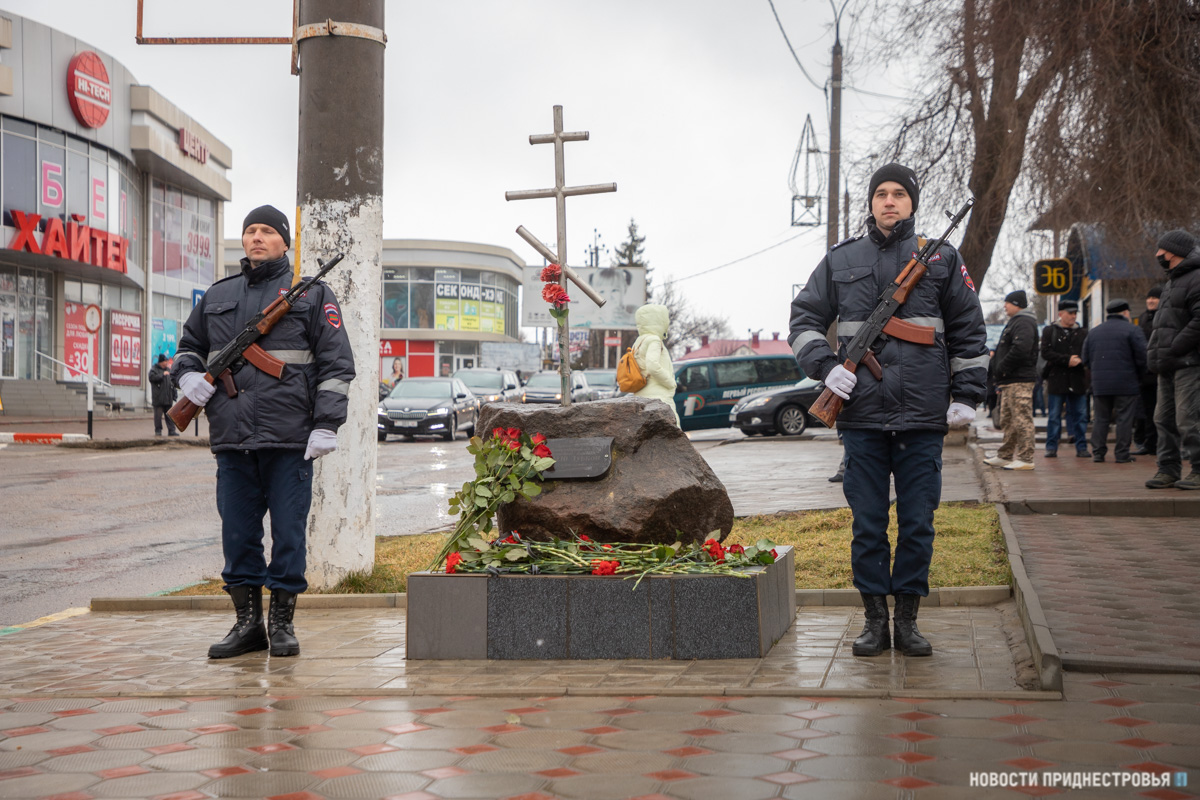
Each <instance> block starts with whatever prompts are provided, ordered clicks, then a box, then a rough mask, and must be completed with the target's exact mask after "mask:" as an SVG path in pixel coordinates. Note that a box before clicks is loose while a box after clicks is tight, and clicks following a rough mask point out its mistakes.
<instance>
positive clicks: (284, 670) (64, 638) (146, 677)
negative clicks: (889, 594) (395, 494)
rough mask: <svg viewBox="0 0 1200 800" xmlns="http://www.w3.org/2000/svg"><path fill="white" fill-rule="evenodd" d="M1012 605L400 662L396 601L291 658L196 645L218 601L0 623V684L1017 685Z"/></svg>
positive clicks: (343, 614)
mask: <svg viewBox="0 0 1200 800" xmlns="http://www.w3.org/2000/svg"><path fill="white" fill-rule="evenodd" d="M1011 609H1012V604H1011V603H1009V604H1008V605H1007V607H998V606H990V607H951V608H928V609H923V610H922V611H921V629H922V631H923V632H924V633H925V634H926V635H927V636H928V637H929V638H930V640H931V641H933V642H934V644H935V651H934V655H933V657H931V658H922V659H905V658H904V657H903V656H901V655H899V654H898V653H896V652H895V651H891V652H889V653H888V654H886V655H883V656H879V657H877V658H869V659H867V658H855V657H854V656H853V654H852V653H851V651H850V643H851V642H852V641H853V639H854V638H855V637H856V636H857V635H858V634H859V632H860V631H861V630H862V624H863V621H862V611H861V609H857V608H850V607H821V608H802V609H801V610H800V611H799V613H798V615H797V621H796V623H795V624H794V625H793V626H792V628H791V629H790V630H789V631H788V632H787V633H786V634H785V635H784V636H783V637H782V638H781V639H780V641H779V642H778V643H777V644H776V645H775V647H774V648H773V649H772V650H771V653H770V654H769V655H768V657H767V658H763V659H734V660H720V661H716V660H713V661H667V660H657V661H566V662H564V661H501V662H489V661H406V660H405V638H404V637H405V629H404V620H405V616H404V612H403V610H392V609H336V610H334V609H330V610H320V609H314V610H301V611H300V612H299V613H298V614H297V616H296V627H297V633H298V635H299V636H300V639H301V647H302V653H303V654H302V656H301V657H300V658H296V659H269V658H268V657H267V656H266V655H265V654H264V653H254V654H250V655H247V656H244V657H241V658H232V659H223V660H220V661H211V660H209V659H208V658H206V657H205V653H206V650H207V645H208V643H209V642H212V641H216V640H217V639H219V638H220V637H221V636H223V635H224V634H225V632H226V631H227V630H228V628H229V625H230V624H231V622H232V616H231V614H229V613H224V614H222V613H203V612H195V611H189V612H166V611H164V612H148V613H144V614H136V613H121V614H117V613H113V614H92V613H87V614H82V615H79V616H73V617H69V618H65V619H60V620H57V621H55V622H52V623H49V624H46V625H41V626H38V627H34V628H29V629H26V630H22V631H19V632H17V633H13V634H10V635H7V636H0V695H5V694H8V695H13V694H27V693H63V692H69V693H72V694H93V695H125V696H128V695H133V694H154V693H166V692H175V693H178V694H184V695H187V694H197V693H204V692H220V693H234V692H246V693H254V694H266V693H289V694H290V693H296V692H299V693H305V694H315V693H322V692H333V693H347V692H352V691H370V692H384V693H389V694H412V693H414V692H422V693H425V692H441V691H446V690H447V689H454V690H455V693H456V694H467V693H472V694H474V693H479V692H481V691H485V692H495V691H508V692H510V693H514V694H515V693H526V692H542V693H558V694H561V693H565V692H568V691H588V692H593V693H594V692H596V691H604V692H616V691H618V690H627V691H629V692H633V693H640V694H649V693H662V692H664V691H669V692H675V693H711V694H718V695H719V694H729V693H738V692H745V691H753V692H758V693H763V692H775V693H779V694H789V693H790V694H797V693H803V692H804V691H806V690H808V691H812V690H823V691H830V690H834V691H847V690H859V691H861V692H864V693H874V694H879V695H887V694H889V693H891V692H906V691H907V692H914V691H916V692H923V691H928V690H932V689H936V690H939V691H961V692H968V693H975V694H977V693H979V692H993V693H994V692H1006V691H1012V692H1019V691H1020V690H1021V686H1020V685H1019V683H1018V671H1017V667H1016V665H1015V664H1014V659H1013V654H1012V652H1011V651H1010V648H1009V643H1008V638H1009V637H1015V638H1017V639H1020V638H1021V635H1020V633H1019V631H1018V630H1017V629H1016V628H1015V625H1016V623H1015V622H1014V615H1013V613H1012V610H1011ZM1006 627H1007V630H1006Z"/></svg>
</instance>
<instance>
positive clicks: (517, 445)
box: [508, 439, 521, 452]
mask: <svg viewBox="0 0 1200 800" xmlns="http://www.w3.org/2000/svg"><path fill="white" fill-rule="evenodd" d="M508 449H509V450H512V451H514V452H515V451H517V450H520V449H521V443H520V442H518V441H516V440H515V439H514V440H510V441H509V443H508Z"/></svg>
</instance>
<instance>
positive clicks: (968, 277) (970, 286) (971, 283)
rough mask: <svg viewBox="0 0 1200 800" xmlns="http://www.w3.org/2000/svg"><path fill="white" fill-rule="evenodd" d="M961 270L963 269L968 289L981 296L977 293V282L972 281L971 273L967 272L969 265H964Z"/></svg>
mask: <svg viewBox="0 0 1200 800" xmlns="http://www.w3.org/2000/svg"><path fill="white" fill-rule="evenodd" d="M960 268H961V269H962V276H963V283H965V284H966V285H967V288H968V289H970V290H971V291H972V292H975V293H976V294H979V292H976V291H975V281H973V280H971V273H969V272H967V265H966V264H963V265H962V266H961V267H960Z"/></svg>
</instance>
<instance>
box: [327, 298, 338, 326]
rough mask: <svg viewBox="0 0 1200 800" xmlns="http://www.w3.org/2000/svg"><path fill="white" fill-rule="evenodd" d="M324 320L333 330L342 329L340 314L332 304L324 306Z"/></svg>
mask: <svg viewBox="0 0 1200 800" xmlns="http://www.w3.org/2000/svg"><path fill="white" fill-rule="evenodd" d="M325 320H326V321H327V322H328V323H329V324H330V325H332V326H333V327H335V328H340V327H342V312H340V311H338V307H337V306H335V305H334V304H333V303H326V304H325Z"/></svg>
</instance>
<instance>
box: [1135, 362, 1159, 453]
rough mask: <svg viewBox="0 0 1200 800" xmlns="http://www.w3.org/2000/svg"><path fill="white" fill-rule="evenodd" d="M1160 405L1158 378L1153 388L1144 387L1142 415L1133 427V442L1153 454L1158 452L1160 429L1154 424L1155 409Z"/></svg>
mask: <svg viewBox="0 0 1200 800" xmlns="http://www.w3.org/2000/svg"><path fill="white" fill-rule="evenodd" d="M1157 403H1158V378H1155V379H1154V384H1153V385H1151V386H1146V385H1144V384H1143V386H1142V413H1141V414H1140V415H1139V416H1138V418H1137V422H1136V423H1135V424H1134V426H1133V440H1134V441H1135V442H1141V443H1142V446H1143V447H1145V448H1146V449H1147V450H1149V451H1150V452H1151V453H1156V452H1158V428H1157V427H1156V426H1155V424H1154V407H1155V405H1157Z"/></svg>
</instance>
